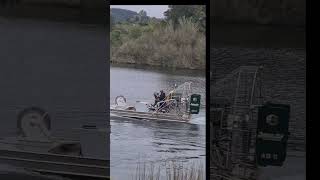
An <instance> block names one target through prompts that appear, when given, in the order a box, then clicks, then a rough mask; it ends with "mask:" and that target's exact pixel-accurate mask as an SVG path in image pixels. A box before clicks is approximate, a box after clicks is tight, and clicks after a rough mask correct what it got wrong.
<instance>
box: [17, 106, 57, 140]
mask: <svg viewBox="0 0 320 180" xmlns="http://www.w3.org/2000/svg"><path fill="white" fill-rule="evenodd" d="M35 126H38V127H41V128H42V129H43V128H45V129H43V130H45V131H49V130H50V129H51V121H50V117H49V115H48V113H47V112H46V111H44V110H43V109H41V108H37V107H31V108H27V109H24V110H23V111H21V112H20V113H19V115H18V122H17V128H18V131H19V133H20V134H21V135H23V136H27V135H28V134H32V133H33V132H32V131H33V128H34V127H35Z"/></svg>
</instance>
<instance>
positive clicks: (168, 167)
mask: <svg viewBox="0 0 320 180" xmlns="http://www.w3.org/2000/svg"><path fill="white" fill-rule="evenodd" d="M204 179H205V172H204V169H203V166H202V165H199V164H196V163H191V164H188V165H185V164H184V163H182V162H176V161H170V162H166V163H165V165H161V164H158V165H155V164H154V163H149V164H147V163H142V164H141V163H138V164H137V168H136V172H135V175H133V177H132V180H204Z"/></svg>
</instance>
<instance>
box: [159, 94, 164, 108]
mask: <svg viewBox="0 0 320 180" xmlns="http://www.w3.org/2000/svg"><path fill="white" fill-rule="evenodd" d="M159 99H160V101H165V100H166V94H165V93H164V91H163V90H161V91H160V96H159ZM163 103H164V102H161V103H160V107H162V106H164V104H163Z"/></svg>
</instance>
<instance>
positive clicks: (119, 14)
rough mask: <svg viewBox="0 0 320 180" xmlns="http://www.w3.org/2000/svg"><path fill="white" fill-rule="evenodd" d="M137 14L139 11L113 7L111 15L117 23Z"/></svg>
mask: <svg viewBox="0 0 320 180" xmlns="http://www.w3.org/2000/svg"><path fill="white" fill-rule="evenodd" d="M136 15H138V13H137V12H134V11H130V10H127V9H120V8H111V16H112V17H113V20H114V22H115V23H117V22H122V21H126V20H128V19H129V18H132V17H134V16H136Z"/></svg>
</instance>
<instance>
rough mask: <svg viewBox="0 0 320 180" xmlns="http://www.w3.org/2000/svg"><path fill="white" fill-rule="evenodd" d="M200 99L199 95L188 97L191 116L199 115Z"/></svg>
mask: <svg viewBox="0 0 320 180" xmlns="http://www.w3.org/2000/svg"><path fill="white" fill-rule="evenodd" d="M200 99H201V95H199V94H192V95H191V97H190V113H191V114H199V111H200Z"/></svg>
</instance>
